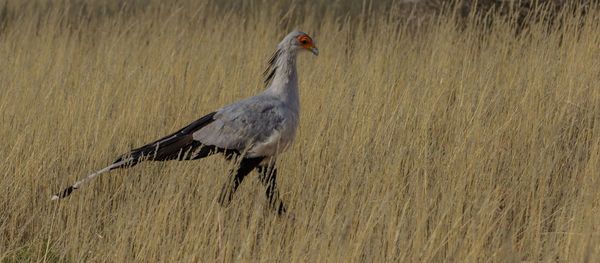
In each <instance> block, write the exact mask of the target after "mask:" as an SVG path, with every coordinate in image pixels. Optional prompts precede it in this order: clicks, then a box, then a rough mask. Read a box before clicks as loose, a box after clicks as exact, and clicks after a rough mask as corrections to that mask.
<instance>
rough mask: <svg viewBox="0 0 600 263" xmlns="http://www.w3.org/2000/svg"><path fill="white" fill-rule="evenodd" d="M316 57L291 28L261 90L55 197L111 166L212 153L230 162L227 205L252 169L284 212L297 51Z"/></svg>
mask: <svg viewBox="0 0 600 263" xmlns="http://www.w3.org/2000/svg"><path fill="white" fill-rule="evenodd" d="M305 51H308V52H311V53H313V54H314V55H316V56H318V55H319V50H318V49H317V47H316V43H315V41H313V39H312V37H310V36H309V35H308V34H306V33H303V32H301V31H292V32H291V33H289V34H288V35H286V36H285V37H284V38H283V40H282V41H281V42H280V43H279V44H278V45H277V49H276V50H275V52H274V53H273V56H272V57H271V58H270V59H269V60H268V65H267V69H266V70H265V71H264V73H263V75H264V77H265V79H264V83H265V87H266V89H265V90H264V91H263V92H261V93H259V94H257V95H255V96H252V97H248V98H245V99H242V100H239V101H236V102H233V103H231V104H229V105H227V106H224V107H222V108H220V109H218V110H216V111H214V112H211V113H209V114H206V115H205V116H203V117H201V118H199V119H198V120H196V121H194V122H192V123H190V124H189V125H187V126H185V127H183V128H181V129H180V130H178V131H176V132H174V133H172V134H170V135H167V136H165V137H163V138H161V139H158V140H156V141H154V142H152V143H149V144H146V145H144V146H142V147H139V148H135V149H133V150H131V151H129V152H127V153H125V154H123V155H120V156H119V157H118V158H117V159H116V160H115V161H114V162H113V163H112V164H111V165H109V166H107V167H105V168H103V169H101V170H99V171H97V172H95V173H92V174H91V175H89V176H88V177H86V178H83V179H81V180H79V181H77V182H76V183H75V184H73V185H71V186H69V187H67V188H66V189H64V190H62V191H60V192H59V193H57V194H55V195H53V196H52V200H58V199H61V198H65V197H67V196H69V195H70V194H71V193H72V192H73V191H74V190H76V189H78V188H80V187H81V185H82V184H84V183H85V182H87V181H89V180H91V179H93V178H94V177H96V176H98V175H100V174H103V173H105V172H108V171H110V170H114V169H122V168H130V167H133V166H135V165H137V164H138V163H140V162H143V161H168V160H178V161H185V160H198V159H202V158H205V157H207V156H210V155H214V154H222V155H223V156H224V157H225V159H227V160H230V161H235V163H236V165H234V168H232V169H231V170H230V171H229V178H228V180H226V182H225V183H224V185H223V187H222V189H221V192H220V194H219V196H218V202H219V204H220V205H221V206H222V207H227V206H228V205H229V204H230V203H231V200H232V198H233V194H234V193H235V191H236V190H237V188H238V186H239V185H240V184H241V183H242V181H243V180H244V178H245V177H246V176H247V175H248V174H250V172H252V171H253V170H257V172H258V174H259V179H260V181H261V183H262V184H263V185H264V187H265V195H266V199H267V206H268V208H269V209H270V210H273V211H275V212H276V213H277V214H279V215H281V214H285V213H286V206H285V205H284V203H283V201H282V200H281V199H280V196H279V190H278V188H277V181H276V180H277V167H276V162H277V157H278V155H279V154H280V153H282V152H283V151H285V150H286V149H287V148H289V146H290V144H291V143H292V141H293V140H294V137H295V136H296V131H297V129H298V124H299V117H300V98H299V91H298V71H297V67H296V58H297V55H298V54H299V53H302V52H305Z"/></svg>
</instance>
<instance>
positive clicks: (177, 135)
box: [114, 112, 216, 168]
mask: <svg viewBox="0 0 600 263" xmlns="http://www.w3.org/2000/svg"><path fill="white" fill-rule="evenodd" d="M215 114H216V112H213V113H210V114H207V115H206V116H204V117H202V118H200V119H198V120H196V121H194V122H192V123H191V124H189V125H188V126H185V127H184V128H182V129H180V130H178V131H176V132H174V133H172V134H170V135H168V136H165V137H163V138H161V139H158V140H156V141H154V142H152V143H149V144H146V145H144V146H142V147H139V148H136V149H133V150H131V151H129V152H128V153H126V154H123V155H121V156H120V157H119V158H118V159H117V160H116V161H115V162H114V163H115V164H116V163H119V162H123V161H124V164H123V165H122V166H132V165H135V164H137V163H138V162H139V161H140V158H148V159H150V160H156V161H162V160H171V159H175V158H177V157H178V156H179V155H181V154H183V153H185V152H186V151H190V150H192V148H194V147H195V146H196V142H195V141H194V139H193V134H194V132H195V131H197V130H199V129H201V128H202V127H205V126H206V125H208V124H210V123H211V122H213V121H214V118H213V117H214V116H215ZM119 167H121V166H119ZM115 168H118V167H115Z"/></svg>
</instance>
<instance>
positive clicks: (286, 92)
mask: <svg viewBox="0 0 600 263" xmlns="http://www.w3.org/2000/svg"><path fill="white" fill-rule="evenodd" d="M274 66H275V73H274V75H273V81H272V82H271V85H270V86H269V88H267V90H265V92H266V93H269V94H270V95H272V96H275V97H279V98H280V99H282V100H283V101H285V102H286V104H287V105H289V106H290V107H293V108H295V109H299V107H300V99H299V95H298V71H297V69H296V52H295V51H288V50H281V52H280V53H279V55H278V56H277V58H276V60H275V63H274Z"/></svg>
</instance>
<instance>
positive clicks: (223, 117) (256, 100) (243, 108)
mask: <svg viewBox="0 0 600 263" xmlns="http://www.w3.org/2000/svg"><path fill="white" fill-rule="evenodd" d="M282 108H284V107H283V105H282V102H281V101H280V100H278V99H274V98H270V97H268V96H255V97H250V98H247V99H244V100H241V101H238V102H235V103H233V104H230V105H228V106H225V107H224V108H222V109H220V110H218V111H217V112H216V114H215V115H214V116H213V118H214V121H213V122H211V123H210V124H208V125H206V126H205V127H203V128H202V129H200V130H197V131H196V132H195V133H194V136H193V137H194V140H196V141H199V142H201V143H202V144H204V145H211V146H216V147H219V148H223V149H228V150H236V151H239V152H243V151H245V150H249V151H250V150H251V149H250V148H252V147H253V146H254V145H256V144H260V143H261V142H264V141H267V140H268V139H269V137H271V135H273V134H274V133H277V132H278V131H279V130H281V127H282V126H283V125H285V121H286V116H285V112H283V111H282V110H281V109H282ZM249 157H254V156H249Z"/></svg>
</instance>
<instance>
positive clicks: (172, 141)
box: [52, 112, 216, 200]
mask: <svg viewBox="0 0 600 263" xmlns="http://www.w3.org/2000/svg"><path fill="white" fill-rule="evenodd" d="M215 113H216V112H213V113H210V114H208V115H206V116H204V117H202V118H200V119H198V120H196V121H194V122H192V123H191V124H190V125H188V126H186V127H184V128H182V129H181V130H179V131H177V132H175V133H173V134H170V135H169V136H166V137H163V138H161V139H159V140H157V141H155V142H152V143H150V144H147V145H144V146H142V147H140V148H137V149H133V150H131V151H129V152H128V153H126V154H123V155H121V156H120V157H119V158H118V159H117V160H116V161H115V162H114V163H112V164H111V165H109V166H107V167H105V168H104V169H102V170H100V171H97V172H95V173H93V174H91V175H89V176H88V177H86V178H83V179H81V180H79V181H77V182H76V183H75V184H73V185H71V186H69V187H67V188H66V189H65V190H63V191H61V192H59V193H57V194H55V195H54V196H52V200H57V199H60V198H64V197H67V196H69V195H70V194H71V193H72V192H73V191H74V190H75V189H78V188H79V186H80V185H82V184H83V183H85V182H87V181H89V180H91V179H93V178H94V177H96V176H98V175H100V174H103V173H105V172H108V171H110V170H113V169H117V168H125V167H131V166H134V165H136V164H138V163H139V162H141V161H143V160H152V161H167V160H174V159H179V160H191V159H197V158H201V157H205V156H208V155H210V154H211V153H214V151H211V150H212V149H213V148H214V147H212V148H207V147H204V145H203V144H202V143H201V142H198V141H195V140H194V137H193V133H194V132H195V131H197V130H199V129H201V128H202V127H204V126H206V125H208V124H209V123H211V122H213V120H214V119H213V116H214V115H215ZM199 147H201V148H200V150H199V151H198V153H196V152H195V151H196V150H197V148H199ZM200 155H202V156H200Z"/></svg>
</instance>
